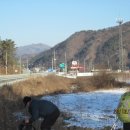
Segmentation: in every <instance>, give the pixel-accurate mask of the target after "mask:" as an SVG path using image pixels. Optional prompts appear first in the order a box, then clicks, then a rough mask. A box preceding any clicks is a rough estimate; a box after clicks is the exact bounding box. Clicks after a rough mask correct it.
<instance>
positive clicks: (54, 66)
mask: <svg viewBox="0 0 130 130" xmlns="http://www.w3.org/2000/svg"><path fill="white" fill-rule="evenodd" d="M54 67H55V71H56V54H55V50H54Z"/></svg>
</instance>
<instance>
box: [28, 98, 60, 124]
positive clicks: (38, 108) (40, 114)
mask: <svg viewBox="0 0 130 130" xmlns="http://www.w3.org/2000/svg"><path fill="white" fill-rule="evenodd" d="M28 111H29V113H30V114H31V118H30V122H33V121H35V120H37V119H38V118H45V117H47V116H51V114H53V113H54V112H59V109H58V108H57V106H56V105H55V104H53V103H52V102H50V101H47V100H35V99H33V100H32V101H31V103H30V105H29V109H28Z"/></svg>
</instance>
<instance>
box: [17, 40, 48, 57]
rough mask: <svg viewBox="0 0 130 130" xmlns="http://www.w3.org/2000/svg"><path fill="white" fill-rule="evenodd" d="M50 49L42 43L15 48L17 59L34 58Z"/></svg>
mask: <svg viewBox="0 0 130 130" xmlns="http://www.w3.org/2000/svg"><path fill="white" fill-rule="evenodd" d="M48 49H50V46H48V45H46V44H42V43H38V44H30V45H27V46H21V47H17V49H16V55H17V57H20V56H21V57H23V58H27V57H30V58H32V57H34V56H36V55H37V54H39V53H41V52H44V51H45V50H48Z"/></svg>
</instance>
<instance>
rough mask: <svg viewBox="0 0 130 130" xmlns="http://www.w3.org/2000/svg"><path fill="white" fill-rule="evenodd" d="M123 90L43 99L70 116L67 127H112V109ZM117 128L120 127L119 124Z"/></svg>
mask: <svg viewBox="0 0 130 130" xmlns="http://www.w3.org/2000/svg"><path fill="white" fill-rule="evenodd" d="M124 92H125V90H121V89H119V90H112V91H110V90H109V91H96V92H88V93H74V94H59V95H55V96H46V97H43V99H47V100H50V101H52V102H54V103H55V104H56V105H57V106H58V107H59V108H60V110H61V111H63V112H67V113H70V114H71V118H70V119H69V120H66V122H67V123H68V124H69V125H72V126H73V125H74V126H82V127H88V128H102V127H104V126H112V125H113V123H114V122H115V114H114V109H116V107H117V105H118V102H119V99H120V97H121V95H122V94H123V93H124ZM119 126H120V127H122V124H121V122H119Z"/></svg>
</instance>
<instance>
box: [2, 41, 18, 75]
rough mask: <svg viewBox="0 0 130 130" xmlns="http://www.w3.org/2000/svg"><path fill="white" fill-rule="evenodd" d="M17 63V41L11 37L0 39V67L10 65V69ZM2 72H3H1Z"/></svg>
mask: <svg viewBox="0 0 130 130" xmlns="http://www.w3.org/2000/svg"><path fill="white" fill-rule="evenodd" d="M15 65H16V47H15V42H14V41H12V40H11V39H6V40H0V68H1V70H2V68H6V67H9V68H10V69H11V68H13V67H14V66H15ZM1 73H2V72H1Z"/></svg>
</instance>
